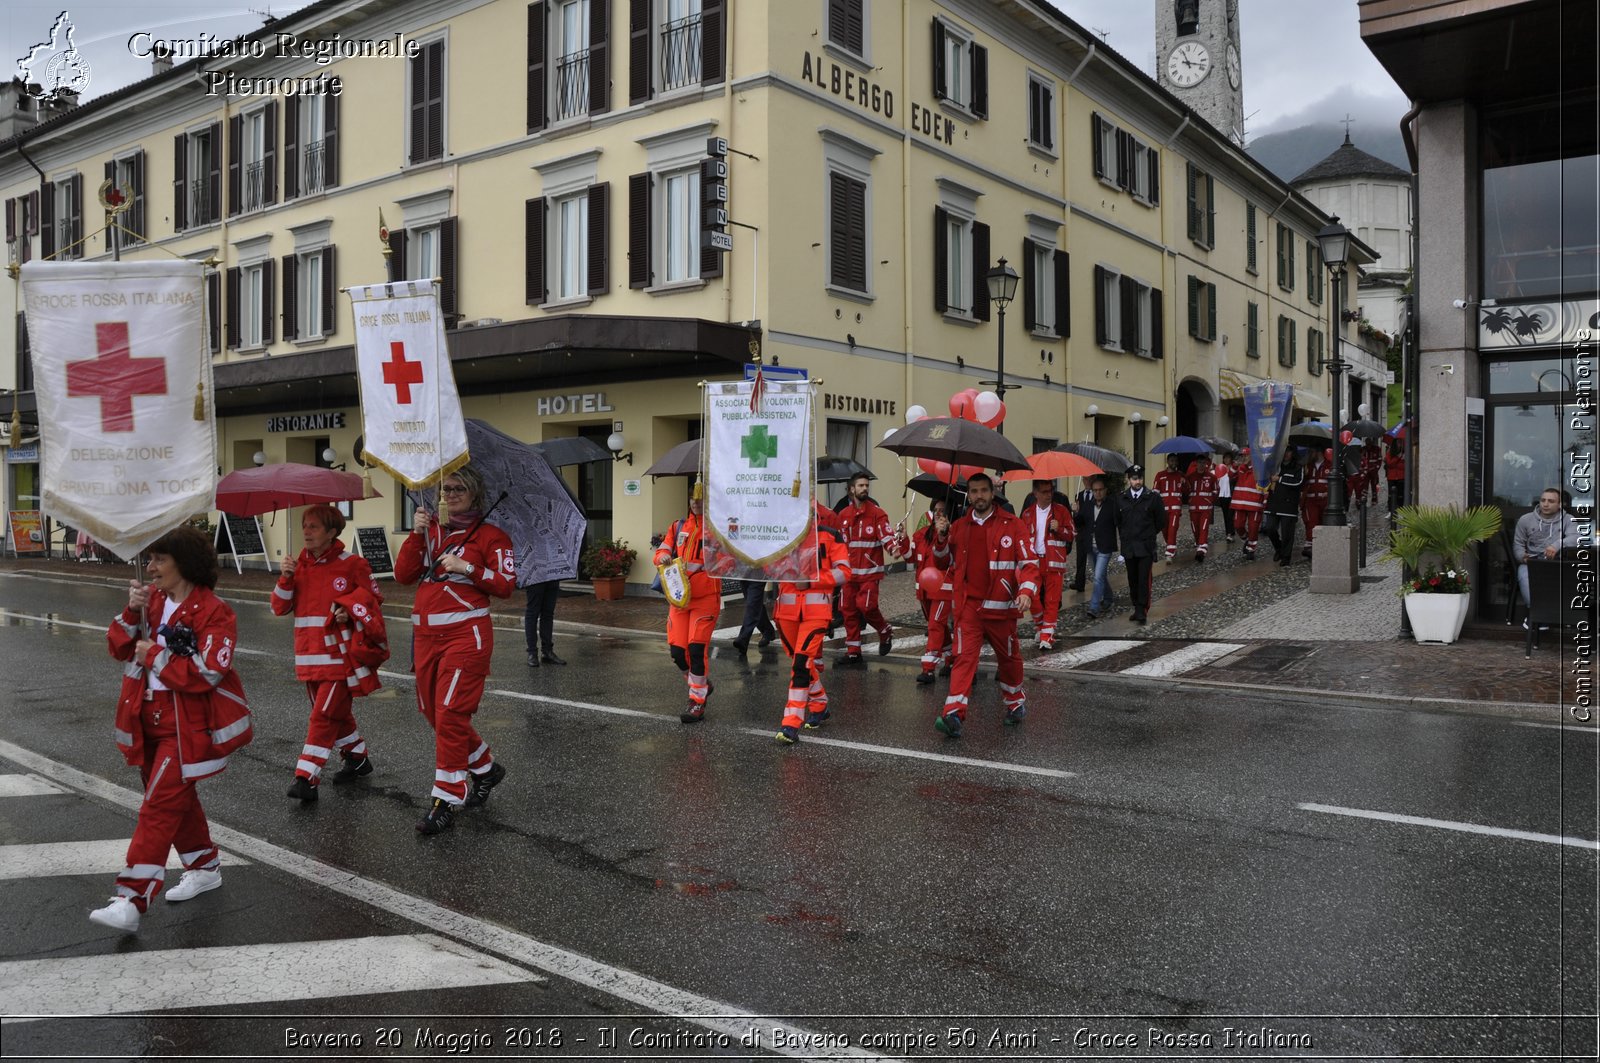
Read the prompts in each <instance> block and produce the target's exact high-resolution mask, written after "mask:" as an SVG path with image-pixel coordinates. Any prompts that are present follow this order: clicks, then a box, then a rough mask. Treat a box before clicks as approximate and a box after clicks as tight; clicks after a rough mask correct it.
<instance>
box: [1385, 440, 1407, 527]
mask: <svg viewBox="0 0 1600 1063" xmlns="http://www.w3.org/2000/svg"><path fill="white" fill-rule="evenodd" d="M1383 472H1384V476H1385V478H1386V479H1387V480H1388V481H1389V516H1391V517H1393V516H1394V512H1395V510H1397V509H1399V508H1400V507H1401V506H1403V505H1405V497H1406V453H1405V444H1403V443H1401V442H1400V440H1399V439H1396V438H1394V437H1392V436H1391V437H1390V439H1389V447H1388V453H1387V454H1385V455H1384V456H1383Z"/></svg>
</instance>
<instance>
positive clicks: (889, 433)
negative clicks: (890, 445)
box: [883, 428, 899, 439]
mask: <svg viewBox="0 0 1600 1063" xmlns="http://www.w3.org/2000/svg"><path fill="white" fill-rule="evenodd" d="M898 431H899V429H898V428H885V429H884V430H883V438H885V439H888V438H889V437H890V436H892V435H894V434H895V433H896V432H898Z"/></svg>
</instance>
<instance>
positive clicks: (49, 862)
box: [0, 838, 249, 879]
mask: <svg viewBox="0 0 1600 1063" xmlns="http://www.w3.org/2000/svg"><path fill="white" fill-rule="evenodd" d="M127 856H128V839H126V838H107V839H105V840H104V841H90V842H40V843H36V844H32V845H0V879H15V878H49V877H52V876H55V875H115V874H116V873H117V872H119V871H121V870H122V869H123V867H125V866H126V860H127ZM222 859H223V863H224V864H225V865H226V866H228V867H237V866H239V865H240V864H248V863H249V861H248V860H245V859H243V858H242V857H237V856H234V855H233V854H231V853H225V854H224V855H223V858H222ZM181 867H183V862H182V861H181V860H179V859H178V854H177V852H176V851H175V850H170V849H169V850H168V851H167V868H168V869H169V870H172V869H176V868H181Z"/></svg>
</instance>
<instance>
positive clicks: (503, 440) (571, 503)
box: [406, 418, 589, 587]
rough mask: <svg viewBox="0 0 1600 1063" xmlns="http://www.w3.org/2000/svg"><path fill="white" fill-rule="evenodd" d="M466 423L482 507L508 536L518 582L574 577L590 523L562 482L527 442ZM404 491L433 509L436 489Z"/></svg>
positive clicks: (479, 424) (470, 421)
mask: <svg viewBox="0 0 1600 1063" xmlns="http://www.w3.org/2000/svg"><path fill="white" fill-rule="evenodd" d="M466 427H467V449H468V451H469V452H470V453H471V454H472V467H473V469H475V470H476V471H477V472H478V473H479V474H480V475H482V477H483V490H484V497H483V506H484V509H485V511H486V513H487V510H488V508H489V507H490V506H493V507H494V512H493V513H487V520H488V522H489V523H490V524H493V525H495V526H496V527H498V528H500V529H501V530H502V531H504V532H505V533H506V534H507V535H509V536H510V537H511V547H512V553H513V556H514V557H515V558H516V563H517V586H519V587H526V586H528V585H530V584H533V583H544V582H546V581H548V580H558V579H572V578H574V577H576V576H577V574H578V553H579V551H580V550H582V549H583V534H584V531H585V530H586V529H587V528H588V526H589V521H588V518H586V517H585V516H584V513H583V507H581V506H580V505H578V500H577V499H576V498H574V497H573V494H572V489H571V488H570V487H568V486H567V482H566V481H565V480H563V479H562V478H561V474H560V473H558V472H556V470H555V467H554V466H552V465H551V464H550V462H549V461H548V460H547V459H546V458H545V456H544V455H543V454H541V453H540V452H539V451H538V450H537V449H535V448H534V446H533V445H532V444H531V443H524V442H523V441H522V440H520V439H513V438H512V437H511V436H508V435H506V434H505V433H504V432H502V431H500V430H499V429H497V428H491V427H490V426H489V425H487V424H485V423H483V422H482V421H478V420H473V419H470V418H469V419H468V420H467V423H466ZM406 493H407V494H408V495H410V496H411V500H412V501H413V502H415V503H416V504H417V506H418V507H419V508H427V509H431V510H434V511H435V512H437V511H438V509H439V506H438V492H437V489H436V488H425V489H423V490H421V491H407V492H406ZM502 493H504V495H505V497H504V498H502V497H501V495H502Z"/></svg>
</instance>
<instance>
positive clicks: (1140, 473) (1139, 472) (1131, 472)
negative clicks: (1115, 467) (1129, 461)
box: [1124, 465, 1144, 480]
mask: <svg viewBox="0 0 1600 1063" xmlns="http://www.w3.org/2000/svg"><path fill="white" fill-rule="evenodd" d="M1124 475H1126V476H1137V477H1138V478H1139V479H1141V480H1142V479H1144V466H1143V465H1129V466H1128V471H1127V472H1126V473H1125V474H1124Z"/></svg>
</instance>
